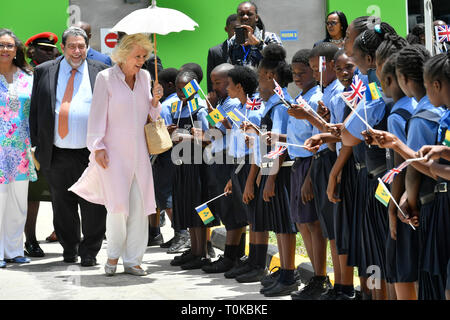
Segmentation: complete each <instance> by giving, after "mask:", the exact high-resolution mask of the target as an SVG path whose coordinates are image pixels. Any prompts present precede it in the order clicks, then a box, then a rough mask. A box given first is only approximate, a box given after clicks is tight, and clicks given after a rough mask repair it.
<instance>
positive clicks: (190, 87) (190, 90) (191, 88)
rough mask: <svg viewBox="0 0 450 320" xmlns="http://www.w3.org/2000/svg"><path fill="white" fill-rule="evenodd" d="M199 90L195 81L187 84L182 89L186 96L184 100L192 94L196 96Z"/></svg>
mask: <svg viewBox="0 0 450 320" xmlns="http://www.w3.org/2000/svg"><path fill="white" fill-rule="evenodd" d="M199 89H200V86H199V84H198V82H197V80H195V79H193V80H192V81H191V82H189V83H188V84H187V85H186V86H185V87H184V88H183V93H184V95H185V96H186V98H189V97H191V96H192V95H193V94H196V93H197V91H198V90H199Z"/></svg>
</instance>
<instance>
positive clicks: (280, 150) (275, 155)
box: [264, 146, 287, 159]
mask: <svg viewBox="0 0 450 320" xmlns="http://www.w3.org/2000/svg"><path fill="white" fill-rule="evenodd" d="M286 149H287V147H286V146H279V147H278V148H276V149H275V150H273V151H270V152H269V153H268V154H266V155H265V156H264V157H265V158H268V159H276V158H278V157H279V156H281V155H282V154H283V153H284V152H285V151H286Z"/></svg>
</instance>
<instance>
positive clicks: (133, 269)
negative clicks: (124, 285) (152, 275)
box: [125, 267, 147, 277]
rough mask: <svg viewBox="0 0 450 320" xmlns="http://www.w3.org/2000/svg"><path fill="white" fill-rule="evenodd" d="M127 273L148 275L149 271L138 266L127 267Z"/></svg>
mask: <svg viewBox="0 0 450 320" xmlns="http://www.w3.org/2000/svg"><path fill="white" fill-rule="evenodd" d="M125 273H129V274H132V275H133V276H141V277H142V276H146V275H147V271H145V270H144V269H141V268H136V267H125Z"/></svg>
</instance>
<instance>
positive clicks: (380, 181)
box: [378, 178, 416, 230]
mask: <svg viewBox="0 0 450 320" xmlns="http://www.w3.org/2000/svg"><path fill="white" fill-rule="evenodd" d="M378 181H379V183H381V185H382V186H383V189H384V191H385V192H386V193H387V194H389V196H390V197H391V200H392V202H393V203H394V204H395V206H396V207H397V209H398V210H399V211H400V212H401V214H402V215H403V217H405V219H408V217H407V216H406V214H405V213H404V212H403V210H402V209H400V206H399V205H398V203H397V201H395V199H394V197H393V196H392V194H391V193H390V192H389V189H388V188H387V187H386V185H385V184H384V182H383V180H381V179H380V178H378ZM409 225H410V226H411V228H413V230H416V228H414V226H413V224H412V223H411V222H409Z"/></svg>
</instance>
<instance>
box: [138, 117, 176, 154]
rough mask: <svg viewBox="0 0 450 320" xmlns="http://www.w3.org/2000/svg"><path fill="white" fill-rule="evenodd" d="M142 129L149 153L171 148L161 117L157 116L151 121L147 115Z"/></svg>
mask: <svg viewBox="0 0 450 320" xmlns="http://www.w3.org/2000/svg"><path fill="white" fill-rule="evenodd" d="M144 130H145V139H146V140H147V148H148V153H149V154H161V153H163V152H166V151H167V150H169V149H170V148H172V139H171V138H170V134H169V131H168V130H167V127H166V123H165V121H164V119H163V118H161V117H159V118H158V119H157V120H156V121H152V119H151V117H150V116H148V123H147V124H146V125H145V126H144Z"/></svg>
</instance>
